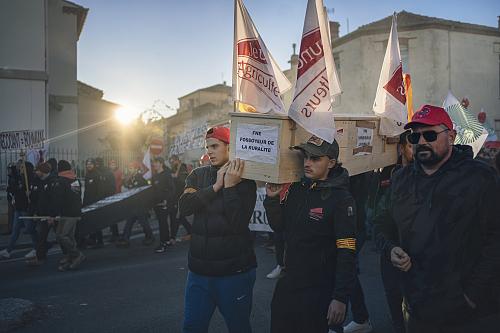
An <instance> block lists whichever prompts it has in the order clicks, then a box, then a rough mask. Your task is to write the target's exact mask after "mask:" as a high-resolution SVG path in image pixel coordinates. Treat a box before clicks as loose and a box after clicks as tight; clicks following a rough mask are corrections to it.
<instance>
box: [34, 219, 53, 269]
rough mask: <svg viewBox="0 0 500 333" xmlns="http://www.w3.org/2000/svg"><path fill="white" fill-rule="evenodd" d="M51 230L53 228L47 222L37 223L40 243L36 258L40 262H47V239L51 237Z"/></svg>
mask: <svg viewBox="0 0 500 333" xmlns="http://www.w3.org/2000/svg"><path fill="white" fill-rule="evenodd" d="M50 228H51V226H50V225H49V223H48V222H47V221H38V222H37V233H38V242H37V245H36V257H37V259H38V260H45V259H46V258H47V252H48V251H49V244H48V242H47V238H48V237H49V231H50Z"/></svg>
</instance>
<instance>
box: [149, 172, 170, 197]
mask: <svg viewBox="0 0 500 333" xmlns="http://www.w3.org/2000/svg"><path fill="white" fill-rule="evenodd" d="M151 185H153V191H154V200H155V204H162V203H163V202H166V203H167V204H170V203H171V202H172V201H174V200H175V199H174V197H175V187H174V181H173V179H172V173H171V172H170V169H168V168H166V169H165V170H163V171H162V172H161V173H155V174H154V175H153V178H152V179H151Z"/></svg>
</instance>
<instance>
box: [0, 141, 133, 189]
mask: <svg viewBox="0 0 500 333" xmlns="http://www.w3.org/2000/svg"><path fill="white" fill-rule="evenodd" d="M20 154H21V150H7V151H0V189H5V187H6V185H7V167H8V165H9V164H10V163H16V162H17V161H18V160H19V159H21V155H20ZM37 157H39V152H37V151H29V152H28V153H27V154H26V161H30V162H31V163H33V164H34V166H36V165H37V163H38V162H37V161H38V160H39V158H37ZM96 157H101V158H102V159H103V160H104V165H108V164H109V161H111V160H115V161H116V163H117V165H118V167H119V168H120V169H121V170H122V171H124V172H125V171H126V168H127V165H128V164H129V163H130V162H131V161H142V154H141V153H137V152H132V151H113V150H104V151H103V150H101V151H85V152H82V151H77V150H74V149H62V148H54V149H49V150H48V151H45V152H44V153H43V159H44V160H45V161H47V160H48V159H49V158H55V159H56V160H58V161H59V160H67V161H68V162H70V163H71V165H72V166H73V169H74V171H75V172H76V174H77V176H78V178H83V177H85V162H86V161H87V159H88V158H96Z"/></svg>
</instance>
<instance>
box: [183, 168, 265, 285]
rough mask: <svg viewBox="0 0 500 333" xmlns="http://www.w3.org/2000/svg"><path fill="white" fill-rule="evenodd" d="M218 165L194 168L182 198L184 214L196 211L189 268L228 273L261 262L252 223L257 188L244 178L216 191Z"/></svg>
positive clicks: (197, 270)
mask: <svg viewBox="0 0 500 333" xmlns="http://www.w3.org/2000/svg"><path fill="white" fill-rule="evenodd" d="M216 179H217V168H215V167H213V166H204V167H200V168H197V169H195V170H193V172H191V174H190V175H189V176H188V177H187V179H186V188H191V189H194V190H196V192H194V193H184V194H183V195H182V196H181V198H180V200H179V210H180V213H181V215H185V216H187V215H191V214H193V213H194V222H193V229H192V236H191V237H192V238H191V243H190V248H189V256H188V263H189V269H190V270H191V271H192V272H194V273H196V274H200V275H206V276H225V275H232V274H237V273H241V272H245V271H248V270H249V269H251V268H254V267H256V266H257V261H256V258H255V253H254V250H253V241H252V235H251V232H250V230H249V229H248V224H249V222H250V218H251V216H252V213H253V210H254V207H255V201H256V198H257V193H256V191H257V188H256V185H255V182H254V181H252V180H246V179H244V180H243V181H242V182H241V183H239V184H238V185H236V186H234V187H230V188H224V189H221V190H220V191H218V192H217V193H216V192H214V190H213V187H212V185H213V184H215V181H216Z"/></svg>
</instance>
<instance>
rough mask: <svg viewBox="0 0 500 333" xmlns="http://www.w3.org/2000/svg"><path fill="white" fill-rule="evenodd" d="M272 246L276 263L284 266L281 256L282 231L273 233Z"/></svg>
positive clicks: (282, 251)
mask: <svg viewBox="0 0 500 333" xmlns="http://www.w3.org/2000/svg"><path fill="white" fill-rule="evenodd" d="M273 240H274V248H275V251H276V263H277V264H278V265H280V266H281V267H283V266H285V262H284V261H283V259H284V258H283V256H284V255H285V238H284V236H283V233H282V232H275V233H273Z"/></svg>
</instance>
